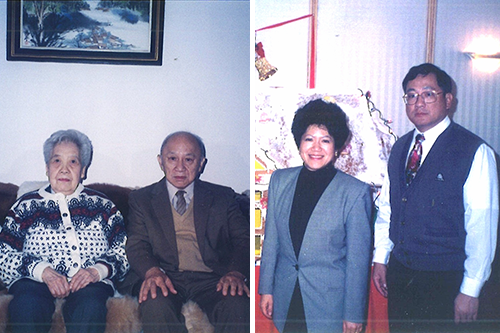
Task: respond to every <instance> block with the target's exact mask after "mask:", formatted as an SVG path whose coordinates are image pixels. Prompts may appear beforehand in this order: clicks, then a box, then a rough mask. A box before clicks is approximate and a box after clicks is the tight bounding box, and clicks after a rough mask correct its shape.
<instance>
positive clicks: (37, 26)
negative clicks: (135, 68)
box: [7, 0, 164, 65]
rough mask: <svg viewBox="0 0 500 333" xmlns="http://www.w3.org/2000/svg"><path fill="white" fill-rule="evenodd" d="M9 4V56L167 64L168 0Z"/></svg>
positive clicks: (39, 0)
mask: <svg viewBox="0 0 500 333" xmlns="http://www.w3.org/2000/svg"><path fill="white" fill-rule="evenodd" d="M8 5H9V9H8V28H9V29H8V30H9V31H8V33H7V35H8V44H9V45H8V47H9V50H8V60H33V61H76V62H103V63H113V62H116V63H136V64H155V65H158V62H159V64H161V53H162V50H161V46H162V45H161V44H162V43H161V42H162V36H163V14H164V0H135V1H122V0H69V1H68V0H66V1H45V0H43V1H42V0H35V1H28V0H9V1H8ZM9 56H10V59H9ZM144 62H146V63H144ZM147 62H150V63H147Z"/></svg>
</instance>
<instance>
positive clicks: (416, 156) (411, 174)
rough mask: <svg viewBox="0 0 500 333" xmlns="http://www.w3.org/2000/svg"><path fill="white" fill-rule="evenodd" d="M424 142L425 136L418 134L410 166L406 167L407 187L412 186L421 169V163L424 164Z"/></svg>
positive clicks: (411, 154)
mask: <svg viewBox="0 0 500 333" xmlns="http://www.w3.org/2000/svg"><path fill="white" fill-rule="evenodd" d="M424 140H425V138H424V136H423V134H417V136H416V137H415V145H414V146H413V149H412V151H411V152H410V156H409V158H408V164H407V165H406V185H410V183H411V181H412V180H413V178H415V175H416V174H417V170H418V168H419V167H420V163H421V162H422V141H424Z"/></svg>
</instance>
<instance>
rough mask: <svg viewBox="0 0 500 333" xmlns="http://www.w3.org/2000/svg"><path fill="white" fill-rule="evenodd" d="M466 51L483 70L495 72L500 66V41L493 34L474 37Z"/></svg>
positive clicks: (479, 68) (477, 66)
mask: <svg viewBox="0 0 500 333" xmlns="http://www.w3.org/2000/svg"><path fill="white" fill-rule="evenodd" d="M464 53H465V54H466V55H467V56H469V57H470V59H471V60H472V63H473V64H474V67H475V68H476V69H477V70H479V71H481V72H485V73H493V72H495V71H496V70H497V69H499V68H500V41H499V40H498V39H496V38H494V37H492V36H484V35H483V36H480V37H479V38H476V39H474V40H473V41H472V43H470V44H469V45H468V46H467V48H466V51H465V52H464Z"/></svg>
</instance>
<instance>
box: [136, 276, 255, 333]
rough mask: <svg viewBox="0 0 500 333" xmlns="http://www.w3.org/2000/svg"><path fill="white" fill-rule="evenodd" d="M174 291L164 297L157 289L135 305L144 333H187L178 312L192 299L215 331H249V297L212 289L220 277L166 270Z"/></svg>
mask: <svg viewBox="0 0 500 333" xmlns="http://www.w3.org/2000/svg"><path fill="white" fill-rule="evenodd" d="M167 275H168V276H169V278H170V279H171V280H172V283H173V284H174V286H175V289H176V290H177V294H172V293H169V294H168V296H167V297H164V296H163V294H162V292H161V290H160V289H159V288H158V290H157V297H156V298H155V299H151V297H148V299H147V300H146V301H145V302H142V303H141V304H140V306H139V309H140V311H141V317H142V326H143V330H144V332H145V333H150V332H162V333H167V332H168V333H171V332H182V333H185V332H187V330H186V327H185V325H184V318H183V316H182V315H181V313H180V312H181V308H182V305H183V303H185V302H187V301H189V300H192V301H194V302H196V303H197V304H198V305H199V306H200V308H201V309H202V310H203V311H204V312H205V313H206V314H207V316H208V319H209V320H210V323H212V325H214V327H215V332H227V333H240V332H241V333H244V332H249V331H250V300H249V298H248V297H247V296H246V294H244V295H243V296H238V295H236V296H231V295H227V296H223V295H222V292H220V291H219V292H218V291H217V290H216V286H217V283H218V282H219V280H220V276H218V275H216V274H213V273H202V272H168V273H167Z"/></svg>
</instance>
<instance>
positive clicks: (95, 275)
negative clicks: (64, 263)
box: [69, 267, 100, 293]
mask: <svg viewBox="0 0 500 333" xmlns="http://www.w3.org/2000/svg"><path fill="white" fill-rule="evenodd" d="M99 280H100V277H99V272H98V271H97V269H95V268H92V267H89V268H86V269H80V270H78V272H76V274H75V275H73V277H72V278H71V282H70V283H69V287H70V289H71V292H72V293H74V292H75V291H78V290H80V289H83V288H85V287H86V286H87V285H88V284H89V283H96V282H99Z"/></svg>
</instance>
